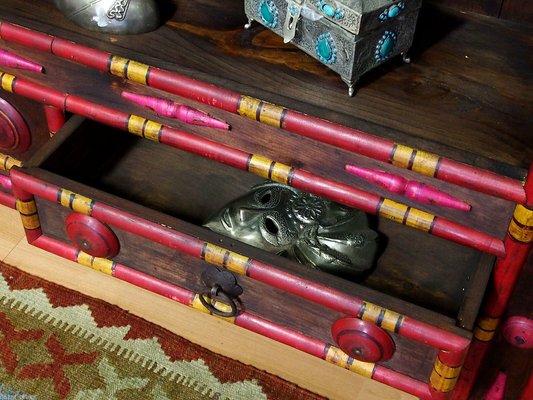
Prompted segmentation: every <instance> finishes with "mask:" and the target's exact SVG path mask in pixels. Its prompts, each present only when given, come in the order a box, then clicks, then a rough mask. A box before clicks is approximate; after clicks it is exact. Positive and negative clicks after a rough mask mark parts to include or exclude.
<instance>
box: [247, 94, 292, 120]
mask: <svg viewBox="0 0 533 400" xmlns="http://www.w3.org/2000/svg"><path fill="white" fill-rule="evenodd" d="M237 113H238V114H239V115H241V116H243V117H246V118H250V119H253V120H256V121H259V122H262V123H264V124H266V125H271V126H275V127H276V128H282V127H283V122H284V119H285V114H286V113H287V109H286V108H284V107H281V106H278V105H276V104H272V103H268V102H266V101H262V100H259V99H255V98H253V97H248V96H241V97H240V99H239V104H238V106H237Z"/></svg>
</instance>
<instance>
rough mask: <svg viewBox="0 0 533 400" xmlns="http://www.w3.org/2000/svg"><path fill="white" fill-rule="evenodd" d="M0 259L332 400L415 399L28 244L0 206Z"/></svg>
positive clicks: (14, 214)
mask: <svg viewBox="0 0 533 400" xmlns="http://www.w3.org/2000/svg"><path fill="white" fill-rule="evenodd" d="M0 260H2V261H4V262H5V263H8V264H10V265H13V266H16V267H17V268H19V269H21V270H23V271H26V272H28V273H31V274H33V275H36V276H39V277H41V278H43V279H46V280H49V281H53V282H55V283H57V284H60V285H63V286H65V287H68V288H70V289H73V290H77V291H79V292H82V293H85V294H87V295H89V296H92V297H96V298H99V299H102V300H104V301H107V302H108V303H111V304H114V305H117V306H119V307H121V308H123V309H125V310H128V311H129V312H131V313H133V314H135V315H138V316H140V317H142V318H144V319H146V320H148V321H150V322H153V323H155V324H157V325H159V326H162V327H164V328H166V329H168V330H170V331H172V332H174V333H176V334H178V335H180V336H182V337H185V338H187V339H189V340H190V341H192V342H195V343H197V344H199V345H201V346H203V347H206V348H208V349H210V350H212V351H214V352H216V353H219V354H223V355H225V356H228V357H230V358H233V359H237V360H239V361H241V362H243V363H246V364H252V365H254V366H255V367H257V368H259V369H262V370H266V371H268V372H270V373H273V374H275V375H278V376H281V377H282V378H284V379H287V380H289V381H291V382H294V383H296V384H297V385H299V386H301V387H304V388H306V389H308V390H311V391H313V392H315V393H319V394H321V395H323V396H326V397H328V398H330V399H339V400H341V399H346V400H347V399H351V400H359V399H361V400H382V399H388V400H407V399H414V397H412V396H410V395H408V394H406V393H402V392H399V391H396V390H395V389H392V388H390V387H388V386H385V385H383V384H381V383H378V382H375V381H372V380H370V379H366V378H364V377H361V376H358V375H356V374H354V373H352V372H350V371H347V370H344V369H342V368H339V367H336V366H334V365H331V364H328V363H326V362H324V361H322V360H319V359H317V358H315V357H312V356H309V355H307V354H304V353H302V352H300V351H298V350H295V349H292V348H290V347H288V346H285V345H282V344H279V343H277V342H274V341H272V340H270V339H267V338H264V337H262V336H259V335H257V334H254V333H252V332H248V331H246V330H244V329H242V328H239V327H237V326H234V325H231V324H228V323H226V322H224V321H222V320H219V319H217V318H213V317H211V316H209V315H206V314H202V313H199V312H197V311H195V310H192V309H190V308H188V307H185V306H183V305H181V304H178V303H176V302H174V301H172V300H169V299H166V298H163V297H161V296H158V295H155V294H153V293H150V292H148V291H145V290H142V289H139V288H136V287H134V286H132V285H130V284H128V283H125V282H122V281H119V280H117V279H115V278H112V277H110V276H107V275H104V274H101V273H99V272H96V271H93V270H91V269H89V268H85V267H82V266H80V265H78V264H76V263H73V262H71V261H68V260H65V259H63V258H60V257H58V256H56V255H54V254H51V253H47V252H45V251H43V250H40V249H38V248H36V247H33V246H31V245H29V244H28V243H27V242H26V238H25V237H24V231H23V229H22V226H21V224H20V218H19V215H18V213H17V212H16V211H15V210H12V209H9V208H7V207H4V206H0Z"/></svg>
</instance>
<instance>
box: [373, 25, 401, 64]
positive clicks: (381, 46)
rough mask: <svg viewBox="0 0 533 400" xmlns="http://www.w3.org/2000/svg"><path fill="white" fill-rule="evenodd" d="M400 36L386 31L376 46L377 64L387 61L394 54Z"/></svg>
mask: <svg viewBox="0 0 533 400" xmlns="http://www.w3.org/2000/svg"><path fill="white" fill-rule="evenodd" d="M397 39H398V36H397V35H396V34H395V33H394V32H392V31H385V33H384V34H383V36H382V37H381V39H379V41H378V43H377V45H376V51H375V59H376V61H377V62H382V61H385V60H386V59H387V58H389V57H390V55H391V54H392V52H393V50H394V47H395V46H396V40H397Z"/></svg>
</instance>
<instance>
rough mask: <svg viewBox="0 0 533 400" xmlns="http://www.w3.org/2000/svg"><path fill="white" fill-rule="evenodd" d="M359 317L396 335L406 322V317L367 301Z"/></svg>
mask: <svg viewBox="0 0 533 400" xmlns="http://www.w3.org/2000/svg"><path fill="white" fill-rule="evenodd" d="M357 317H358V318H361V319H362V320H363V321H366V322H371V323H373V324H376V325H377V326H379V327H381V328H383V329H385V330H387V331H389V332H395V333H398V332H399V331H400V328H401V327H402V324H403V322H404V321H405V316H403V315H401V314H398V313H397V312H394V311H391V310H388V309H386V308H383V307H380V306H378V305H376V304H372V303H369V302H367V301H364V302H363V305H362V307H361V310H360V311H359V314H358V315H357Z"/></svg>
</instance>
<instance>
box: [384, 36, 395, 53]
mask: <svg viewBox="0 0 533 400" xmlns="http://www.w3.org/2000/svg"><path fill="white" fill-rule="evenodd" d="M394 44H395V40H394V39H393V38H392V37H390V36H389V37H388V38H386V39H385V40H384V41H383V44H382V45H381V56H382V57H384V58H385V57H388V56H389V54H390V53H391V51H392V49H393V48H394Z"/></svg>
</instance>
